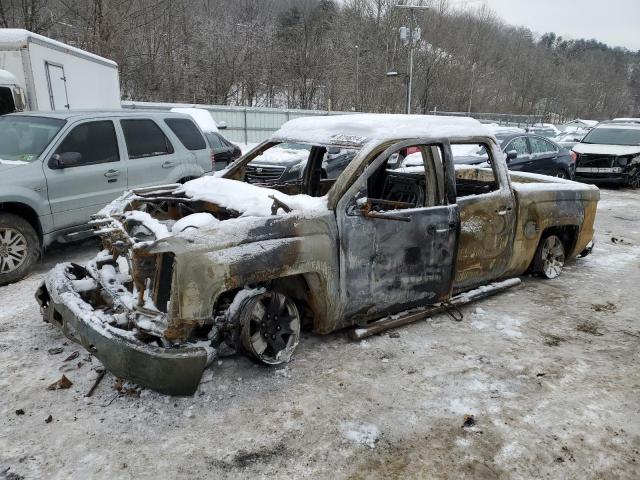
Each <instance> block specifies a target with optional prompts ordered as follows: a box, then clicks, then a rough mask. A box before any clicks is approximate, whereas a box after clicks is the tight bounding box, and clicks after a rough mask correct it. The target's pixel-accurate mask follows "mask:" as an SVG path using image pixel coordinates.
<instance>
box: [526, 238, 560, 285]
mask: <svg viewBox="0 0 640 480" xmlns="http://www.w3.org/2000/svg"><path fill="white" fill-rule="evenodd" d="M564 260H565V251H564V245H563V243H562V240H561V239H560V238H559V237H558V236H557V235H549V236H547V237H545V238H544V239H543V240H542V241H541V242H540V245H538V250H537V251H536V256H535V258H534V260H533V270H534V272H535V273H539V274H540V275H542V276H543V277H545V278H549V279H552V278H556V277H558V276H559V275H560V274H561V273H562V268H563V267H564Z"/></svg>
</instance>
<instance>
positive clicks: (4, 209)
mask: <svg viewBox="0 0 640 480" xmlns="http://www.w3.org/2000/svg"><path fill="white" fill-rule="evenodd" d="M0 213H13V214H14V215H18V216H19V217H22V218H24V219H25V220H26V221H27V222H29V224H31V226H32V227H33V228H34V230H35V231H36V232H38V236H39V237H40V239H42V227H41V226H40V220H38V214H37V213H36V212H35V210H33V209H32V208H31V207H29V206H27V205H25V204H24V203H14V202H2V203H0Z"/></svg>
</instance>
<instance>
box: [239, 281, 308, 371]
mask: <svg viewBox="0 0 640 480" xmlns="http://www.w3.org/2000/svg"><path fill="white" fill-rule="evenodd" d="M239 319H240V328H241V332H240V341H241V345H242V349H243V350H244V351H245V352H246V353H247V354H249V356H251V357H252V358H253V359H255V360H257V361H259V362H261V363H265V364H267V365H279V364H281V363H286V362H288V361H289V360H290V359H291V355H293V351H294V350H295V349H296V347H297V346H298V342H299V341H300V324H301V319H300V313H299V311H298V307H297V306H296V303H295V302H294V301H293V300H292V299H291V298H289V297H288V296H286V295H284V294H283V293H279V292H276V291H266V292H262V293H258V294H257V295H255V296H253V297H251V298H249V299H247V300H246V301H245V302H244V303H243V305H242V307H241V310H240V312H239Z"/></svg>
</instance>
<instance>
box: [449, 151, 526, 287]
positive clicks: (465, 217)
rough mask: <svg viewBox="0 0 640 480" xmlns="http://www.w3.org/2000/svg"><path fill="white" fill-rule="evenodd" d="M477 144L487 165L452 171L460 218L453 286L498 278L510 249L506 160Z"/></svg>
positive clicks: (511, 204)
mask: <svg viewBox="0 0 640 480" xmlns="http://www.w3.org/2000/svg"><path fill="white" fill-rule="evenodd" d="M474 143H475V142H474ZM477 146H478V147H483V148H484V149H485V150H486V152H487V154H488V155H489V164H490V167H489V168H465V169H459V170H457V172H456V177H457V178H456V190H457V203H458V206H459V208H460V220H461V225H460V246H459V247H458V259H457V265H456V279H455V288H456V290H464V289H468V288H471V287H473V286H476V285H480V284H483V283H486V282H488V281H490V280H492V279H495V278H499V277H500V276H501V275H502V274H503V273H504V272H505V271H506V269H507V267H508V265H509V262H510V261H511V257H512V252H513V238H514V233H515V221H516V210H515V199H514V197H513V191H512V190H511V185H510V183H509V173H508V170H507V166H506V163H505V162H504V160H503V158H502V153H500V151H499V150H497V148H492V146H491V145H488V144H483V143H482V144H481V143H478V145H477Z"/></svg>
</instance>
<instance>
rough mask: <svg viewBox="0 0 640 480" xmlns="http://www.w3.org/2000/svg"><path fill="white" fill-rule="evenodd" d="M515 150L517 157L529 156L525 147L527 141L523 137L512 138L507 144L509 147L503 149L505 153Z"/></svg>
mask: <svg viewBox="0 0 640 480" xmlns="http://www.w3.org/2000/svg"><path fill="white" fill-rule="evenodd" d="M511 150H515V151H516V152H518V156H522V155H529V147H528V146H527V139H526V138H524V137H518V138H514V139H513V140H511V142H509V145H507V147H506V148H505V149H504V151H505V152H509V151H511Z"/></svg>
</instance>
